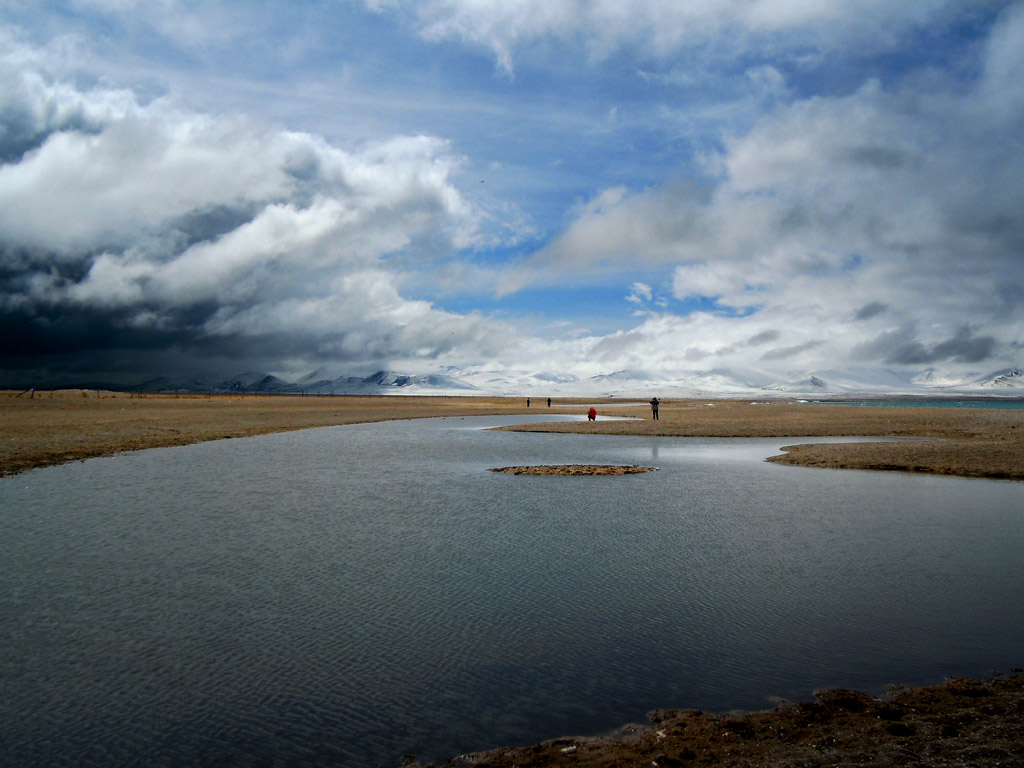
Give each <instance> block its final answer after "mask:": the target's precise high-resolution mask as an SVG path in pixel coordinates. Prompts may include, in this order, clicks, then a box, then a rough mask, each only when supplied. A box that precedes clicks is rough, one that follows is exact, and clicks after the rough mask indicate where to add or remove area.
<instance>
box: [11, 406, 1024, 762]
mask: <svg viewBox="0 0 1024 768" xmlns="http://www.w3.org/2000/svg"><path fill="white" fill-rule="evenodd" d="M466 424H467V422H466V421H460V422H458V425H459V428H458V429H452V428H451V426H450V422H449V423H447V424H446V423H441V422H424V423H422V424H416V425H410V424H402V425H398V424H394V425H367V426H358V427H351V428H339V429H327V430H314V431H309V432H303V433H295V434H289V435H271V436H266V437H262V438H258V439H253V440H243V441H226V442H223V443H213V444H204V445H198V446H189V447H186V448H181V449H168V450H162V451H147V452H142V453H139V454H133V455H129V456H121V457H115V458H112V459H105V460H99V461H92V462H86V463H83V464H76V465H70V466H68V467H58V468H53V469H50V470H45V471H43V472H34V473H30V474H28V475H25V476H22V477H19V478H8V479H5V480H3V481H0V551H2V553H3V560H4V563H5V568H4V569H2V571H0V620H2V622H3V626H4V627H5V629H6V630H7V632H8V642H7V643H6V645H5V648H4V650H3V651H0V681H2V682H0V686H2V687H3V689H2V691H0V693H2V694H3V695H2V696H0V720H2V721H3V722H4V723H5V724H8V728H7V730H6V731H5V738H4V740H3V741H0V763H2V764H4V765H14V766H18V765H43V764H61V763H68V762H74V763H76V764H78V765H83V766H88V765H96V766H112V765H114V766H116V765H135V764H140V763H145V764H151V765H175V764H178V765H180V764H188V765H212V764H225V763H230V764H232V765H258V764H265V763H267V762H277V763H280V764H296V765H302V764H310V765H317V764H332V765H352V766H364V765H374V764H385V765H388V764H397V762H398V761H399V759H400V756H401V755H402V754H405V753H415V754H419V755H421V756H423V757H425V758H433V759H441V758H444V757H446V756H450V755H452V754H457V753H461V752H465V751H468V750H470V749H476V748H483V747H487V746H494V745H496V744H501V743H524V742H530V741H536V740H539V739H543V738H550V737H554V736H558V735H562V734H565V733H593V732H597V731H603V730H607V729H610V728H613V727H615V726H617V725H620V724H621V723H623V722H626V721H629V720H637V719H642V717H643V714H644V713H645V712H646V711H648V710H650V709H654V708H657V707H674V706H678V707H688V706H696V707H705V708H711V709H730V708H734V707H755V706H765V705H767V703H768V700H767V697H768V696H771V695H779V696H786V697H796V696H806V695H808V693H809V692H810V691H811V690H812V689H814V688H817V687H820V686H822V685H830V684H843V685H851V686H857V687H866V688H868V689H871V688H874V689H875V690H879V691H880V690H881V688H882V687H883V686H884V685H885V684H886V683H888V682H892V681H894V680H900V681H903V682H914V681H915V679H920V680H922V681H924V680H928V679H938V678H941V677H942V676H944V675H945V674H947V673H950V672H957V673H971V672H972V671H978V672H987V671H988V670H989V669H991V668H992V667H993V666H1012V665H1014V664H1018V665H1019V659H1020V657H1021V656H1022V655H1024V653H1022V651H1024V647H1022V640H1021V638H1020V633H1019V632H1018V631H1016V630H1017V629H1019V626H1021V623H1022V622H1024V609H1022V608H1021V605H1020V601H1018V600H1016V599H1015V596H1016V595H1017V594H1019V592H1020V589H1021V587H1022V586H1024V584H1022V583H1021V582H1022V577H1021V574H1020V572H1019V567H1018V566H1019V553H1018V552H1017V551H1016V546H1015V542H1019V541H1020V540H1021V533H1024V531H1022V527H1024V524H1022V520H1021V516H1020V515H1019V510H1020V509H1022V508H1024V485H1019V484H1010V483H984V482H976V481H975V482H972V481H958V480H954V479H949V478H914V477H904V476H893V477H879V476H875V475H868V474H866V473H836V472H824V471H818V472H815V471H807V470H800V469H796V468H789V467H779V466H776V465H768V464H764V463H763V462H762V461H761V458H763V456H767V455H770V454H771V453H773V452H775V450H776V448H777V444H780V441H736V442H729V443H723V442H721V441H706V440H704V441H701V440H694V441H686V440H652V439H649V438H600V439H598V438H594V439H579V438H578V437H577V436H572V435H542V434H514V433H505V432H502V433H495V432H483V431H479V430H472V429H466V428H465V426H466ZM567 462H574V463H575V462H587V463H594V464H613V463H620V464H625V463H630V464H632V463H636V464H645V463H646V464H651V465H656V466H659V467H660V468H661V471H660V472H657V473H651V474H649V475H643V476H626V477H611V478H601V477H595V478H588V479H587V480H586V481H585V482H582V483H581V482H578V481H574V480H573V479H572V478H559V477H539V478H528V480H529V482H523V480H524V479H523V478H516V477H510V476H504V475H496V474H493V473H488V472H485V471H484V470H485V469H486V468H488V467H491V466H496V465H499V464H501V465H504V464H512V463H515V464H548V463H551V464H554V463H567ZM965 520H969V521H970V524H969V525H966V524H965ZM978 553H984V556H983V557H980V556H978Z"/></svg>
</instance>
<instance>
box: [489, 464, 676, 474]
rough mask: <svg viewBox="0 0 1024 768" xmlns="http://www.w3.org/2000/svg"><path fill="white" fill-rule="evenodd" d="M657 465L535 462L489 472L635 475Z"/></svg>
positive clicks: (651, 469)
mask: <svg viewBox="0 0 1024 768" xmlns="http://www.w3.org/2000/svg"><path fill="white" fill-rule="evenodd" d="M657 469H658V468H657V467H640V466H637V465H636V464H616V465H612V464H537V465H532V466H521V467H494V468H493V469H491V470H489V471H491V472H501V473H503V474H506V475H565V476H584V475H637V474H641V473H643V472H654V471H656V470H657Z"/></svg>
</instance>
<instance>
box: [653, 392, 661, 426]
mask: <svg viewBox="0 0 1024 768" xmlns="http://www.w3.org/2000/svg"><path fill="white" fill-rule="evenodd" d="M659 405H661V403H659V402H658V398H656V397H652V398H651V418H652V419H654V420H655V421H657V420H658V406H659Z"/></svg>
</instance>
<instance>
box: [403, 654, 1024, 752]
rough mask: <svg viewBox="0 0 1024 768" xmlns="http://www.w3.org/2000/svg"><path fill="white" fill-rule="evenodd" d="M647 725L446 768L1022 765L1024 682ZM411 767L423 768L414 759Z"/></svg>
mask: <svg viewBox="0 0 1024 768" xmlns="http://www.w3.org/2000/svg"><path fill="white" fill-rule="evenodd" d="M650 720H651V722H650V724H648V725H631V726H627V727H625V728H623V729H622V730H620V731H619V732H617V733H614V734H611V735H608V736H601V737H596V738H562V739H555V740H553V741H547V742H544V743H543V744H537V745H534V746H529V747H505V748H501V749H492V750H488V751H486V752H476V753H473V754H468V755H461V756H459V757H454V758H452V759H451V760H448V761H447V762H445V763H444V766H443V768H467V767H468V766H474V767H475V768H512V767H513V766H519V767H520V768H527V766H532V767H533V768H543V766H584V767H588V768H598V767H601V768H605V767H608V768H610V767H611V766H637V767H639V766H644V767H645V768H651V767H653V768H672V767H676V766H715V768H750V767H751V766H757V767H758V768H811V767H812V766H851V767H852V766H858V767H859V768H869V767H870V768H873V767H875V766H877V767H878V768H883V766H884V767H885V768H888V767H889V766H921V767H922V768H933V767H934V768H938V767H939V766H972V767H977V766H1024V675H1021V674H1019V670H1018V671H1017V672H1015V673H1014V674H1012V675H1011V676H1009V677H1003V676H1001V675H1000V676H996V677H993V678H992V679H988V680H974V679H967V678H952V679H950V680H948V681H946V682H945V683H942V684H941V685H936V686H932V687H926V688H911V689H907V690H894V691H892V695H891V696H889V697H887V698H884V699H875V698H872V697H870V696H867V695H865V694H863V693H859V692H857V691H850V690H829V691H823V692H819V693H818V694H817V695H816V696H815V699H814V701H811V702H806V703H792V702H783V703H781V704H779V706H778V707H776V708H775V709H773V710H770V711H764V712H752V713H745V714H734V713H733V714H724V715H721V714H720V715H715V714H709V713H707V712H701V711H698V710H693V709H690V710H682V711H678V710H658V711H655V712H652V713H651V714H650ZM408 765H409V766H419V765H420V764H419V763H416V762H415V761H414V760H412V759H410V761H409V763H408Z"/></svg>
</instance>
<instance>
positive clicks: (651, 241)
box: [505, 6, 1024, 366]
mask: <svg viewBox="0 0 1024 768" xmlns="http://www.w3.org/2000/svg"><path fill="white" fill-rule="evenodd" d="M979 61H980V64H981V67H982V68H981V73H980V75H979V76H978V77H977V78H976V79H975V80H973V81H972V82H971V83H970V84H969V85H968V86H966V87H965V86H964V85H963V84H961V83H955V82H952V81H948V80H944V79H942V76H941V74H940V73H925V74H912V75H910V76H908V77H907V78H905V79H904V80H902V81H898V82H896V83H894V84H890V85H882V84H880V83H878V82H876V81H869V82H867V83H865V84H864V85H863V86H862V87H861V88H859V89H858V90H856V91H855V92H853V93H851V94H849V95H845V96H836V97H823V96H819V97H815V98H810V99H804V100H799V101H795V102H792V103H790V104H786V105H781V106H779V107H777V108H776V109H775V110H774V111H772V112H771V113H769V114H767V115H766V116H765V117H763V118H762V119H761V120H759V121H758V122H757V124H756V125H755V126H754V128H753V129H752V130H751V131H749V132H747V133H745V134H743V135H740V136H736V137H734V138H732V139H730V140H728V141H727V142H726V143H725V145H724V149H723V151H722V152H721V153H720V154H719V155H718V156H717V157H715V158H713V159H712V160H711V161H710V162H709V164H708V166H707V171H708V173H709V177H708V180H707V183H706V185H705V186H703V187H702V186H699V185H693V186H691V185H679V184H672V185H667V186H664V187H661V188H655V189H650V190H647V191H644V192H641V193H637V194H627V193H626V192H625V191H623V190H621V189H614V190H609V191H607V192H605V193H603V194H601V195H598V196H597V197H596V198H595V199H594V200H593V201H592V202H591V203H589V204H586V205H583V206H581V207H580V209H579V211H578V212H577V214H576V215H575V217H574V218H573V220H572V221H571V223H570V224H569V225H568V227H567V228H566V230H565V232H564V233H563V234H562V235H561V236H560V237H558V238H556V239H555V240H554V241H553V242H552V243H551V244H550V245H548V246H547V247H545V248H544V249H542V250H541V251H540V252H538V253H537V254H535V255H534V256H533V257H532V258H531V259H530V261H529V262H528V263H525V264H521V265H518V266H516V267H513V268H510V269H509V271H508V274H507V276H506V281H505V287H506V290H516V289H519V288H520V287H522V286H525V285H528V284H529V282H530V280H532V279H539V280H552V281H557V280H558V279H562V276H565V275H569V274H573V273H576V272H580V271H582V272H593V271H605V272H607V273H611V274H614V273H617V272H618V271H620V270H623V269H624V268H626V266H627V265H629V264H646V265H648V266H649V267H651V268H659V267H660V268H662V269H664V268H671V269H672V274H671V281H670V283H671V285H670V288H671V291H672V293H673V294H674V296H675V297H676V299H677V300H679V301H681V302H691V301H695V300H703V301H705V302H707V301H713V302H714V307H715V309H713V310H712V311H705V312H696V313H694V314H693V315H690V316H687V317H678V318H673V317H670V316H667V315H666V316H661V317H658V318H652V319H649V320H648V321H647V322H646V323H645V324H644V325H643V326H641V327H640V328H638V329H635V330H634V331H632V332H631V333H630V344H629V345H628V348H629V349H631V350H632V351H633V352H632V354H633V356H634V357H636V358H637V359H636V361H635V362H636V363H637V364H641V363H642V359H644V358H646V359H648V360H652V361H654V360H658V361H660V362H666V361H665V360H664V358H665V355H664V354H663V353H659V352H658V351H657V349H655V348H654V347H656V346H657V345H656V344H655V343H654V342H653V339H655V338H659V339H660V341H661V344H662V345H663V346H668V347H669V348H672V349H675V350H677V351H678V354H677V355H676V360H677V361H679V360H680V359H690V360H699V359H703V360H705V361H710V362H712V363H714V364H739V363H741V362H742V361H746V362H747V363H748V364H750V363H752V362H757V363H765V364H773V365H774V364H784V365H794V366H796V365H801V364H802V365H808V366H812V365H816V364H817V365H822V364H828V362H829V361H830V360H837V359H839V360H843V359H845V360H859V361H862V362H865V363H882V364H893V365H898V364H903V363H906V364H922V363H929V362H945V363H948V364H949V365H951V366H956V365H968V364H975V363H978V362H980V361H981V360H984V359H991V360H1000V361H1002V362H1003V363H1005V364H1011V363H1012V362H1013V361H1014V359H1015V358H1016V356H1017V355H1018V353H1019V349H1018V346H1017V345H1018V343H1019V340H1020V334H1021V330H1022V323H1024V277H1022V275H1024V218H1022V216H1021V211H1024V152H1022V149H1024V145H1022V140H1021V137H1022V136H1024V6H1017V7H1015V8H1012V9H1010V10H1008V11H1007V12H1006V13H1005V14H1004V15H1003V17H1002V18H1001V20H1000V22H999V24H997V25H996V27H995V28H994V30H993V33H992V35H991V38H990V40H989V41H988V44H987V46H986V47H985V49H984V50H983V51H982V54H981V56H980V59H979ZM865 307H871V308H872V310H871V311H864V308H865ZM776 328H784V329H786V330H785V332H784V333H782V334H780V335H779V336H778V337H773V338H772V339H771V343H770V344H769V345H768V346H767V348H765V349H763V350H758V354H757V355H754V354H753V352H754V351H753V350H751V349H750V348H747V347H745V346H744V339H746V338H750V337H754V336H756V335H757V334H759V333H763V332H766V331H767V330H769V329H776ZM647 339H651V340H652V342H651V344H649V345H647V344H646V342H645V340H647ZM648 347H650V349H648ZM610 348H614V345H613V344H612V343H611V340H608V341H606V342H605V343H603V344H600V345H599V346H598V349H605V350H607V349H610ZM645 350H646V351H645ZM993 365H994V363H993Z"/></svg>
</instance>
